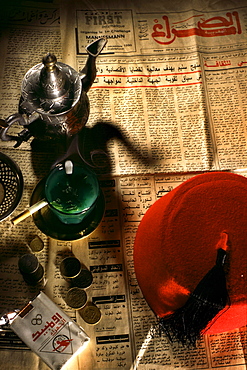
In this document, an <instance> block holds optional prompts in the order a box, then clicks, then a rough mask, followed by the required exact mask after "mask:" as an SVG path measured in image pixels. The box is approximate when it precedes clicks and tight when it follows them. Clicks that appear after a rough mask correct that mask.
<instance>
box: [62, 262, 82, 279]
mask: <svg viewBox="0 0 247 370" xmlns="http://www.w3.org/2000/svg"><path fill="white" fill-rule="evenodd" d="M80 271H81V262H80V261H79V260H78V258H76V257H66V258H64V259H63V260H62V262H61V264H60V272H61V275H62V276H63V277H64V279H68V280H70V279H72V278H75V277H77V276H78V275H79V273H80Z"/></svg>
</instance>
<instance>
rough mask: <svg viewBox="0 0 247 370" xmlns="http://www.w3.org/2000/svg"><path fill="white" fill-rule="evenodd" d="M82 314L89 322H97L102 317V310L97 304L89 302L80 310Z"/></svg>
mask: <svg viewBox="0 0 247 370" xmlns="http://www.w3.org/2000/svg"><path fill="white" fill-rule="evenodd" d="M80 315H81V317H82V318H83V320H84V321H85V322H86V323H87V324H96V323H97V322H99V321H100V319H101V312H100V310H99V308H98V307H97V306H95V305H91V304H88V305H86V306H85V307H83V309H82V310H81V311H80Z"/></svg>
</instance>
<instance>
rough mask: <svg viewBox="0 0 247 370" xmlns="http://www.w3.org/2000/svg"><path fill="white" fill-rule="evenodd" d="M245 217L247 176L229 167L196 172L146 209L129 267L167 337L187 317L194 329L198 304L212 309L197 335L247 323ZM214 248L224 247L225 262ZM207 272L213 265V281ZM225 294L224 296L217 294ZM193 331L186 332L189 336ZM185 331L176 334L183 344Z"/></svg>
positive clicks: (193, 336) (246, 233)
mask: <svg viewBox="0 0 247 370" xmlns="http://www.w3.org/2000/svg"><path fill="white" fill-rule="evenodd" d="M246 222H247V179H246V178H245V177H243V176H240V175H236V174H232V173H227V172H212V173H205V174H201V175H197V176H194V177H192V178H191V179H189V180H187V181H185V182H184V183H182V184H181V185H180V186H178V187H176V188H175V189H174V190H172V191H171V192H170V193H168V194H167V195H164V196H163V197H162V198H160V199H159V200H157V201H156V202H155V203H154V204H153V205H152V206H151V207H150V209H149V210H148V211H147V212H146V214H145V215H144V217H143V219H142V221H141V223H140V225H139V228H138V231H137V234H136V239H135V244H134V266H135V272H136V277H137V280H138V283H139V286H140V288H141V290H142V293H143V295H144V297H145V299H146V301H147V303H148V304H149V306H150V307H151V309H152V310H153V311H154V313H155V314H156V315H157V318H158V320H159V322H161V324H162V325H161V327H163V328H164V331H165V332H166V333H167V334H168V335H169V332H168V331H169V327H170V323H171V322H172V324H171V325H173V328H172V331H173V333H174V332H176V331H179V330H180V329H181V326H185V324H184V320H186V319H185V318H186V317H187V318H188V320H189V323H188V326H189V329H188V331H191V330H192V332H193V328H192V326H193V325H195V326H196V325H197V324H199V326H198V327H199V328H200V323H199V321H200V314H198V312H195V306H197V307H198V306H199V305H201V306H203V305H204V306H205V307H204V311H205V310H207V309H208V310H210V309H211V308H213V309H215V308H218V313H217V314H215V317H214V318H212V320H209V322H208V323H207V324H206V325H205V323H204V325H202V327H201V328H200V329H199V331H200V333H202V332H203V333H206V334H215V333H219V332H224V331H229V330H233V329H235V328H240V327H242V326H245V325H246V324H247V284H246V274H247V227H246ZM219 249H222V250H223V251H225V252H226V260H225V261H224V262H223V259H222V261H221V263H216V260H217V251H218V250H219ZM216 265H217V268H216ZM212 269H213V272H214V274H215V271H216V270H217V271H216V272H217V275H214V276H213V279H214V280H212ZM223 270H224V276H225V278H224V277H223V273H222V272H223ZM209 272H210V274H209ZM209 275H210V276H209ZM219 276H220V277H219ZM205 277H207V279H208V280H207V283H205ZM210 279H211V281H209V280H210ZM224 279H225V281H224ZM202 280H203V284H201V283H200V282H202ZM199 283H200V285H199ZM209 284H210V285H209ZM224 284H225V286H226V290H227V293H226V291H225V288H224ZM202 285H203V289H202V288H201V287H202ZM208 286H210V288H208ZM198 288H200V289H199V290H200V292H198ZM202 290H203V292H202ZM206 291H207V292H206ZM214 291H215V293H214ZM223 291H224V294H225V296H224V297H219V293H221V292H222V294H223ZM213 294H214V295H215V297H213ZM207 295H208V296H207ZM226 295H227V296H226ZM209 296H210V298H209ZM223 301H225V307H223V305H221V302H223ZM190 309H191V310H194V312H193V313H191V312H189V310H190ZM216 312H217V310H216ZM177 319H178V321H179V320H180V323H178V321H176V320H177ZM201 319H202V316H201ZM193 320H194V321H193ZM163 324H164V325H163ZM179 326H180V328H179ZM201 329H203V331H202V330H201ZM182 330H184V328H182ZM185 330H187V329H185ZM197 334H198V333H192V335H191V334H189V335H188V336H189V341H192V342H193V341H194V340H195V336H196V338H197V337H198V335H197ZM186 335H187V334H186V333H182V334H181V333H180V334H179V335H178V340H179V339H181V338H182V341H185V336H186ZM171 337H173V335H171Z"/></svg>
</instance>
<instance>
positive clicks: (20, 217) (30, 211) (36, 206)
mask: <svg viewBox="0 0 247 370" xmlns="http://www.w3.org/2000/svg"><path fill="white" fill-rule="evenodd" d="M47 204H48V202H47V201H46V200H45V199H41V200H40V201H39V202H37V203H35V204H33V205H32V206H31V207H29V208H28V209H26V210H25V211H23V212H22V213H20V214H19V215H18V216H16V217H14V218H12V220H11V222H12V224H13V225H17V224H18V223H19V222H21V221H23V220H25V219H26V218H27V217H29V216H31V215H32V214H33V213H35V212H37V211H38V210H39V209H41V208H43V207H45V206H46V205H47Z"/></svg>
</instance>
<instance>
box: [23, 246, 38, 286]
mask: <svg viewBox="0 0 247 370" xmlns="http://www.w3.org/2000/svg"><path fill="white" fill-rule="evenodd" d="M18 267H19V270H20V272H21V274H22V276H23V278H24V280H25V281H26V283H27V284H29V285H36V284H38V283H40V282H41V281H42V279H43V276H44V269H43V266H42V265H41V264H40V263H39V261H38V258H37V257H36V256H35V255H34V254H32V253H28V254H24V255H22V256H21V257H20V259H19V261H18Z"/></svg>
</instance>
